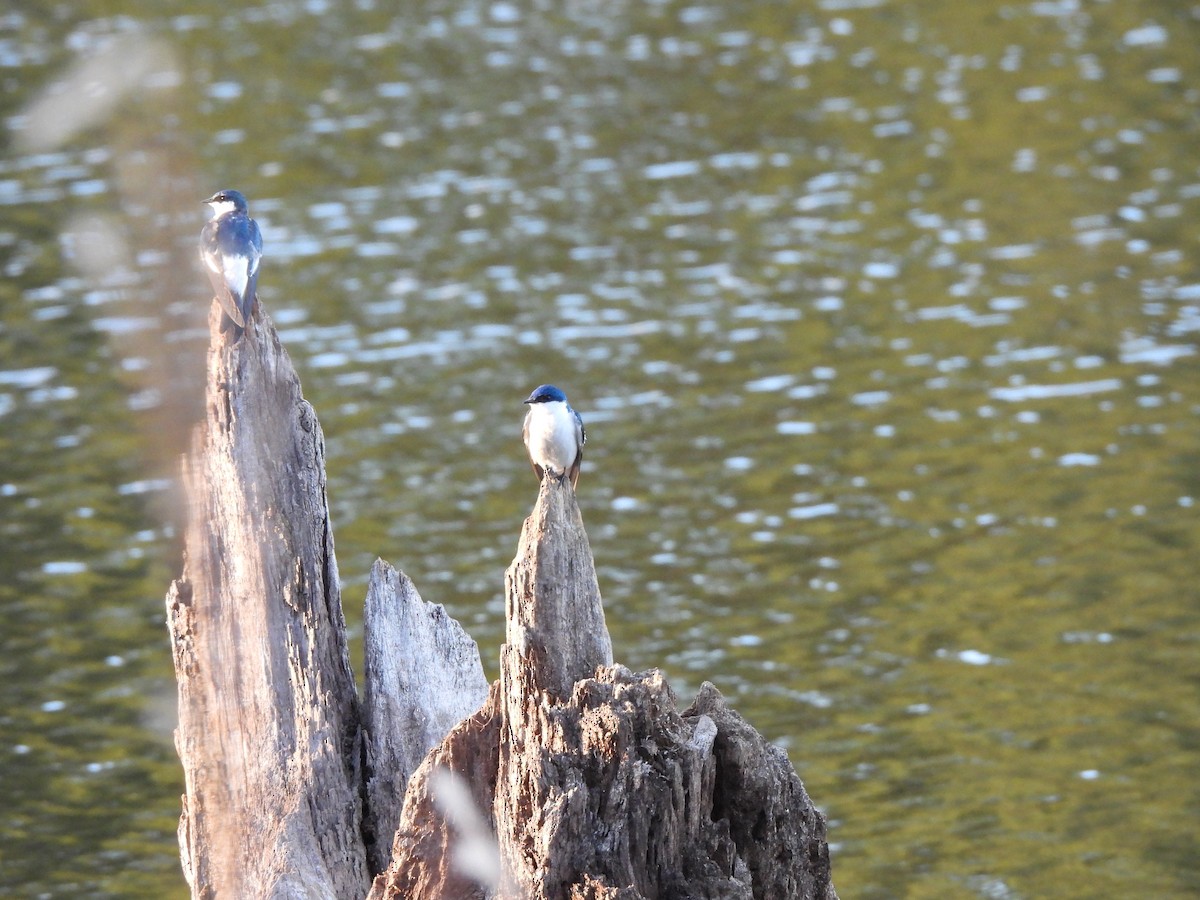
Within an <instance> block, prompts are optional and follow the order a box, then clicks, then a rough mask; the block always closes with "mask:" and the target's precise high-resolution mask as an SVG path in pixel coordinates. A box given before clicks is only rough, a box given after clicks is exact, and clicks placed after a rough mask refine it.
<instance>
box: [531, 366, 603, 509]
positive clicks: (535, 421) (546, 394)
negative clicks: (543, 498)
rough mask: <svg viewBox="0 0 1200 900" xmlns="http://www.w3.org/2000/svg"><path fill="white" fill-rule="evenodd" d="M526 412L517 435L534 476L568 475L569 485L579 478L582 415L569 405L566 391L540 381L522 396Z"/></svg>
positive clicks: (563, 476)
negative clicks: (539, 383) (526, 451)
mask: <svg viewBox="0 0 1200 900" xmlns="http://www.w3.org/2000/svg"><path fill="white" fill-rule="evenodd" d="M525 402H526V403H528V404H529V412H527V413H526V414H525V427H524V428H523V429H522V430H521V436H522V437H523V438H524V440H525V449H526V450H528V451H529V461H530V463H532V464H533V471H534V472H535V473H536V474H537V477H538V479H539V480H540V479H541V478H543V477H545V473H546V472H549V473H550V474H551V475H553V476H554V477H555V478H557V479H558V480H559V481H562V480H563V479H564V478H566V477H568V476H570V478H571V487H572V488H574V487H575V485H576V483H577V482H578V481H579V466H580V463H582V462H583V442H584V441H586V440H587V436H586V434H585V433H584V431H583V419H581V418H579V413H577V412H575V410H573V409H571V405H570V404H569V403H568V402H567V395H566V394H564V393H563V392H562V391H560V390H559V389H558V388H556V387H555V386H554V385H552V384H543V385H542V386H541V387H539V388H537V389H536V390H535V391H534V392H533V393H532V394H530V395H529V398H528V399H527V400H525Z"/></svg>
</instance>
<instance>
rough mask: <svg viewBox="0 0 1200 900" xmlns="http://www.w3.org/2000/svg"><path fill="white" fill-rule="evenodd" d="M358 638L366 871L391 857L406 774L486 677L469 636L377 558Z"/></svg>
mask: <svg viewBox="0 0 1200 900" xmlns="http://www.w3.org/2000/svg"><path fill="white" fill-rule="evenodd" d="M363 645H364V658H365V659H364V672H363V676H364V681H365V694H364V698H363V728H364V731H363V737H364V741H365V752H366V756H365V760H366V767H365V770H364V773H363V774H364V776H365V779H366V796H367V806H366V811H365V818H364V829H363V832H364V837H365V839H366V844H367V853H368V858H369V861H370V863H371V871H372V872H381V871H383V869H385V868H386V867H387V864H388V860H389V859H390V858H391V845H392V839H393V836H394V835H395V833H396V828H397V826H398V825H399V824H400V812H401V808H402V805H403V802H404V791H405V788H406V787H407V785H408V780H409V777H410V776H411V775H412V774H413V772H415V771H416V770H417V767H418V766H419V765H420V764H421V761H422V760H423V759H424V758H425V756H426V754H427V753H428V752H429V751H430V750H431V749H433V747H435V746H436V745H437V744H438V743H439V742H440V741H441V740H442V738H444V737H445V736H446V735H447V734H448V733H449V732H450V730H451V729H452V728H454V726H456V725H457V724H458V723H459V722H461V721H463V720H464V719H466V718H467V717H468V716H470V715H471V714H472V713H474V712H476V711H477V710H478V709H479V708H480V707H481V706H482V705H483V702H484V701H485V700H486V699H487V696H488V681H487V678H486V676H485V675H484V674H483V663H482V662H481V661H480V659H479V648H478V647H477V646H476V645H475V642H474V641H473V640H471V636H470V635H468V634H467V633H466V631H465V630H463V628H462V626H461V625H459V624H458V622H456V621H455V620H454V619H452V618H450V616H448V615H447V614H446V610H445V609H444V608H443V607H441V606H439V605H436V604H433V603H426V602H425V601H423V600H422V599H421V597H420V595H419V594H418V593H417V589H416V586H415V585H413V583H412V581H411V580H410V579H409V577H408V576H407V575H405V574H404V573H403V572H398V571H396V569H394V568H393V567H392V566H390V565H388V564H387V563H386V562H384V561H383V560H376V562H375V565H374V566H373V567H372V569H371V580H370V583H369V584H368V586H367V601H366V610H365V613H364V616H363Z"/></svg>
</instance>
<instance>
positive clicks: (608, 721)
mask: <svg viewBox="0 0 1200 900" xmlns="http://www.w3.org/2000/svg"><path fill="white" fill-rule="evenodd" d="M210 331H211V334H212V345H211V348H210V351H209V358H208V378H207V381H208V383H207V388H206V399H207V404H206V409H207V415H206V418H205V421H204V422H203V423H201V425H199V426H198V427H197V429H196V432H195V435H194V438H193V444H192V449H191V452H190V453H189V454H188V456H187V458H186V459H185V462H184V487H185V489H186V492H187V496H188V500H189V504H188V524H187V527H186V559H185V565H184V571H183V575H182V577H181V578H180V579H179V580H178V581H176V582H174V583H173V584H172V585H171V589H170V592H169V593H168V595H167V613H168V625H169V628H170V632H171V642H172V650H173V654H174V659H175V671H176V678H177V680H178V683H179V729H178V732H177V735H176V743H177V746H178V749H179V754H180V759H181V760H182V762H183V765H184V774H185V784H186V794H185V795H184V798H183V814H182V816H181V818H180V827H179V838H180V849H181V855H182V858H183V868H184V873H185V876H186V877H187V880H188V883H189V885H190V886H191V889H192V895H193V897H206V898H208V897H234V898H242V897H278V898H284V897H287V898H291V897H337V898H350V897H356V898H357V897H363V896H364V895H366V894H367V891H368V888H369V889H370V897H371V898H373V900H384V898H404V900H421V898H428V900H433V898H504V900H507V898H514V900H515V898H522V900H524V898H534V900H587V898H596V900H599V898H608V900H639V898H646V900H649V898H751V897H753V898H760V900H767V898H770V900H775V898H796V900H836V894H835V892H834V890H833V886H832V883H831V881H830V870H829V855H828V845H827V844H826V841H825V823H824V819H823V818H822V816H821V815H820V813H818V812H817V811H816V810H815V809H814V807H813V805H812V803H811V801H810V800H809V798H808V795H807V794H806V793H805V790H804V786H803V785H802V784H801V783H800V780H799V778H797V777H796V774H795V772H794V771H793V769H792V767H791V765H790V763H789V762H788V760H787V756H786V754H784V753H783V751H781V750H779V749H778V748H776V747H773V746H772V745H770V744H769V743H767V742H766V741H765V740H764V739H763V738H762V736H761V735H759V734H758V733H757V732H756V731H754V729H753V728H751V727H750V725H749V724H747V723H746V722H745V720H743V719H742V718H741V717H740V716H739V715H738V714H737V713H735V712H734V711H733V710H731V709H729V708H728V707H727V706H726V704H725V701H724V699H723V698H722V697H721V695H720V694H719V693H718V692H717V690H716V689H715V688H714V687H712V685H709V684H707V683H706V684H705V685H704V686H703V687H702V688H701V691H700V694H699V695H698V696H697V697H696V699H695V701H694V702H693V703H692V704H691V705H690V706H689V707H688V708H686V709H684V710H682V711H680V710H679V709H678V708H677V703H676V698H675V695H674V693H673V692H672V691H671V689H670V687H669V686H668V685H667V683H666V682H665V681H664V680H663V678H662V676H661V675H660V674H659V673H658V672H657V671H656V670H652V671H649V672H645V673H638V674H635V673H632V672H630V671H629V670H628V669H626V668H625V667H623V666H620V665H614V664H613V658H612V645H611V641H610V638H609V635H608V630H607V628H606V627H605V622H604V611H603V606H602V604H601V598H600V591H599V587H598V585H597V580H596V572H595V567H594V563H593V559H592V553H591V549H590V546H589V544H588V539H587V532H586V531H585V529H584V526H583V520H582V517H581V515H580V512H579V506H578V504H577V503H576V500H575V494H574V491H573V490H572V488H571V486H570V485H569V484H567V483H560V482H558V481H557V480H555V479H553V478H547V479H545V480H544V481H543V482H542V484H541V487H540V490H539V493H538V497H537V503H536V505H535V507H534V510H533V513H532V514H531V515H530V517H529V518H528V519H527V520H526V522H525V525H524V528H523V529H522V532H521V538H520V543H519V545H518V549H517V554H516V557H515V558H514V560H513V562H512V565H511V566H510V567H509V569H508V571H507V573H506V576H505V590H506V603H505V608H506V614H507V628H506V644H505V646H504V647H503V648H502V650H501V675H500V679H499V680H498V681H496V682H495V683H493V684H492V685H491V687H490V689H489V688H488V686H487V684H486V681H485V679H484V677H483V670H482V666H481V665H480V662H479V656H478V650H477V648H476V647H475V645H474V643H473V642H472V641H471V639H470V638H469V637H468V636H467V634H466V633H465V632H464V631H463V630H462V628H461V627H460V626H459V625H458V623H457V622H455V621H454V620H453V619H451V618H450V617H449V616H447V615H446V613H445V610H443V609H442V608H441V607H440V606H434V605H432V604H428V603H425V602H423V601H422V600H421V599H420V597H419V596H418V595H417V593H416V589H415V587H414V586H413V585H412V583H411V582H410V581H409V580H408V579H407V578H406V577H405V576H404V575H403V574H402V573H399V572H397V571H396V570H395V569H393V568H392V567H391V566H389V565H387V564H386V563H383V562H382V561H379V562H377V563H376V565H375V567H374V570H373V571H372V573H371V583H370V586H369V588H368V594H367V604H366V606H367V608H366V614H365V623H364V624H365V627H364V643H365V658H366V666H365V679H366V683H365V691H364V700H363V703H362V704H361V705H360V704H359V701H358V699H357V695H356V691H355V686H354V680H353V675H352V673H351V671H350V665H349V658H348V654H347V652H346V637H345V624H344V620H343V616H342V609H341V599H340V591H339V586H338V572H337V563H336V560H335V556H334V548H333V532H332V528H331V526H330V523H329V512H328V503H327V499H326V495H325V469H324V441H323V437H322V434H321V429H320V426H319V425H318V423H317V420H316V416H315V415H314V413H313V410H312V408H311V407H310V406H309V404H308V403H307V402H306V401H305V400H304V399H303V397H302V395H301V392H300V385H299V380H298V379H297V378H296V375H295V372H294V371H293V370H292V368H291V364H290V362H289V361H288V358H287V354H286V353H285V352H284V350H283V348H282V346H281V345H280V343H279V340H278V336H277V335H276V333H275V330H274V328H273V327H272V326H271V324H270V321H269V319H268V318H267V317H266V315H265V313H262V312H261V310H260V311H258V312H256V313H255V315H254V317H253V319H252V321H251V322H249V323H248V328H247V330H246V333H245V335H244V336H243V337H242V338H241V339H240V340H238V341H236V342H233V343H230V342H228V340H227V338H226V337H225V336H222V335H221V334H220V332H219V310H216V309H214V312H213V314H212V315H211V316H210ZM371 873H379V874H378V875H377V876H376V877H375V879H374V883H373V885H372V884H371V883H370V875H371Z"/></svg>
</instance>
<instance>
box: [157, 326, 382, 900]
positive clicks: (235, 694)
mask: <svg viewBox="0 0 1200 900" xmlns="http://www.w3.org/2000/svg"><path fill="white" fill-rule="evenodd" d="M218 316H219V312H218V311H216V309H215V306H214V312H213V313H212V315H210V323H209V324H210V330H211V332H212V344H211V346H210V349H209V355H208V368H207V389H206V390H207V393H206V418H205V421H204V422H203V423H201V424H200V425H199V426H198V427H197V429H196V431H195V433H194V437H193V442H192V449H191V452H190V453H189V454H188V455H187V457H186V458H185V460H184V465H183V482H184V488H185V492H186V495H187V498H188V510H187V526H186V534H185V541H186V559H185V563H184V569H183V575H182V577H181V578H180V579H179V580H177V581H176V582H174V583H173V584H172V586H171V590H170V592H169V594H168V596H167V619H168V627H169V629H170V634H171V646H172V651H173V656H174V661H175V673H176V679H177V682H178V690H179V727H178V730H177V732H176V745H177V748H178V751H179V756H180V759H181V760H182V762H183V768H184V779H185V786H186V793H185V795H184V798H183V815H182V816H181V818H180V823H179V839H180V847H181V853H182V857H183V867H184V874H185V876H186V878H187V880H188V883H189V884H190V885H191V888H192V895H193V896H195V897H231V898H232V897H279V898H283V897H287V898H294V897H337V898H352V897H362V896H363V895H364V894H365V892H366V890H367V885H368V883H369V878H370V876H369V873H368V871H367V864H366V853H365V850H364V847H363V840H362V835H361V825H360V820H361V801H360V792H359V788H360V783H361V771H360V759H361V735H360V727H359V712H358V702H357V698H356V691H355V685H354V679H353V675H352V673H351V671H350V663H349V656H348V654H347V649H346V635H345V623H344V620H343V617H342V607H341V595H340V588H339V583H338V571H337V562H336V559H335V557H334V547H333V532H332V530H331V528H330V524H329V509H328V505H327V503H326V496H325V468H324V455H325V449H324V437H323V435H322V433H321V428H320V425H319V424H318V423H317V418H316V416H315V414H314V413H313V410H312V407H311V406H309V404H308V403H307V402H306V401H305V400H304V398H303V396H301V392H300V383H299V380H298V379H297V378H296V374H295V372H294V371H293V369H292V365H291V363H290V361H289V360H288V357H287V353H286V352H285V351H284V349H283V347H282V346H281V345H280V343H279V339H278V336H277V335H276V333H275V330H274V328H272V327H270V325H269V322H267V321H266V319H265V315H264V314H262V313H261V312H260V313H256V314H255V316H254V320H253V321H252V323H250V327H249V328H248V329H247V331H246V333H245V335H244V336H243V337H242V338H241V339H240V340H238V341H237V342H236V343H230V342H229V341H228V340H227V339H226V338H225V337H223V336H221V335H220V333H219V318H218Z"/></svg>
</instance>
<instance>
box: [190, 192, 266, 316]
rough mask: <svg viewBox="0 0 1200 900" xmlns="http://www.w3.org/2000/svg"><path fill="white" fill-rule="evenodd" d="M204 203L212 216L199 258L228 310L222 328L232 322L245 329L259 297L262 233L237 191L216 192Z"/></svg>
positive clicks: (204, 232) (206, 227)
mask: <svg viewBox="0 0 1200 900" xmlns="http://www.w3.org/2000/svg"><path fill="white" fill-rule="evenodd" d="M204 202H205V203H207V204H208V205H209V208H210V209H212V217H211V218H210V219H209V220H208V222H206V223H205V225H204V230H203V231H201V232H200V260H201V261H202V262H203V263H204V271H205V272H207V273H208V280H209V281H210V282H212V287H213V292H214V293H215V294H216V297H217V301H218V302H219V303H220V304H221V309H222V310H223V311H224V313H225V318H224V319H222V323H221V330H222V331H225V330H227V326H228V324H229V323H230V322H232V323H233V324H234V325H236V326H237V327H238V328H239V329H244V328H245V327H246V322H248V321H249V320H250V313H251V312H252V311H253V310H254V301H255V300H256V299H257V294H256V293H255V287H256V285H257V284H258V262H259V260H260V259H262V235H261V234H260V233H259V231H258V223H257V222H255V221H254V220H253V219H252V218H250V214H249V212H247V209H246V198H245V197H243V196H242V195H241V194H240V193H239V192H238V191H217V192H216V193H215V194H213V195H212V196H211V197H209V198H208V199H207V200H205V201H204ZM238 333H239V334H240V333H241V332H240V331H239V332H238Z"/></svg>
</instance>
